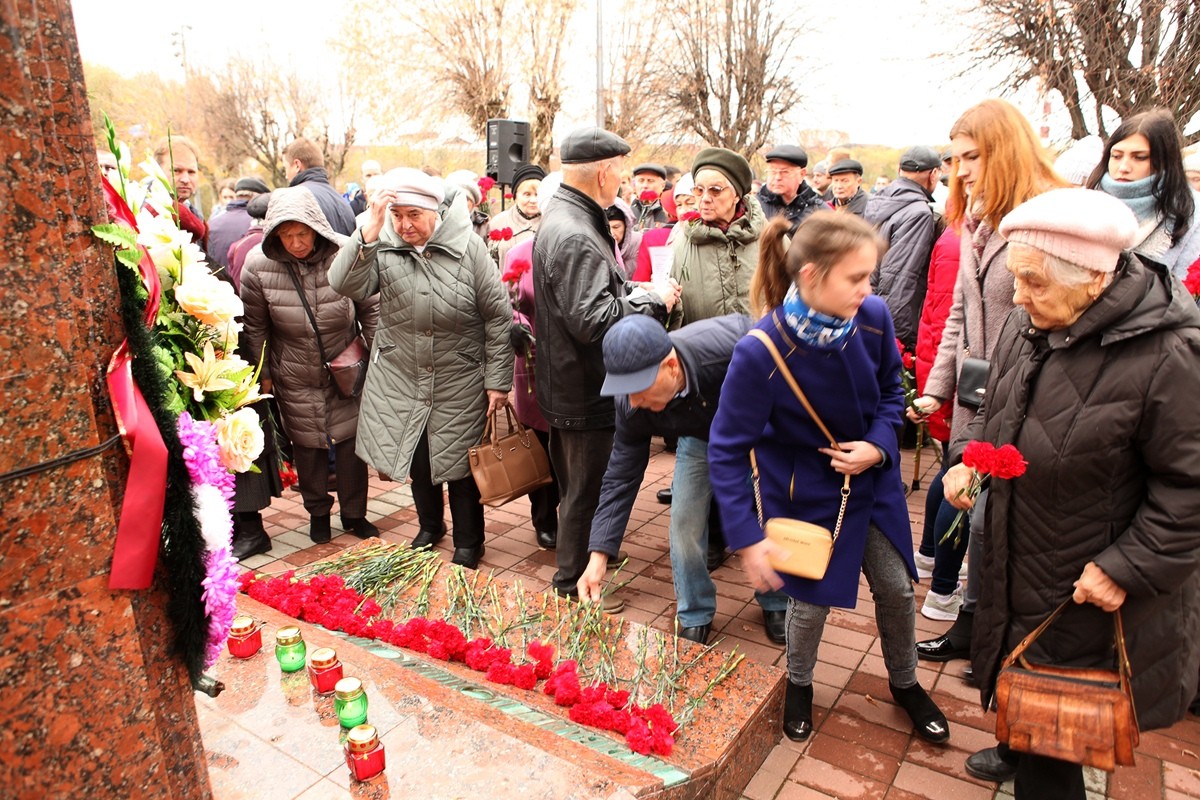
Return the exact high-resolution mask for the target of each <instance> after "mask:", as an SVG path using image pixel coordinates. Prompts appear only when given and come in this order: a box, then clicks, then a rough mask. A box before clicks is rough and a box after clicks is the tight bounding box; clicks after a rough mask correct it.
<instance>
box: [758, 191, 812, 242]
mask: <svg viewBox="0 0 1200 800" xmlns="http://www.w3.org/2000/svg"><path fill="white" fill-rule="evenodd" d="M758 204H759V205H760V206H762V210H763V214H764V215H765V216H766V218H767V221H768V222H769V221H771V220H773V219H775V218H776V217H779V216H782V217H783V218H784V219H786V220H787V221H788V222H790V223H792V231H793V232H795V230H796V228H798V227H800V223H801V222H804V220H806V219H808V217H809V216H810V215H811V214H813V212H816V211H820V210H822V209H824V208H827V207H828V206H827V205H826V203H825V201H824V200H822V199H821V196H820V195H819V194H817V193H816V192H815V191H813V188H812V187H811V186H809V185H808V184H807V183H805V182H803V181H801V182H800V190H799V191H798V192H796V196H795V197H793V198H792V202H790V203H785V202H783V198H782V197H780V196H779V195H777V194H775V193H774V192H772V191H771V190H770V189H768V188H767V187H766V185H765V184H764V185H763V187H762V188H761V189H759V190H758Z"/></svg>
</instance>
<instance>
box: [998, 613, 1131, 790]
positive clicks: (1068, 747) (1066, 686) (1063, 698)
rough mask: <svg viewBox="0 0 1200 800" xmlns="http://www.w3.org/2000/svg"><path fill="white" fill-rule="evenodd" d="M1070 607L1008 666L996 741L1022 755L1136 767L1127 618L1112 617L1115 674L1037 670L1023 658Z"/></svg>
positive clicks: (1020, 647) (1039, 630) (1078, 669)
mask: <svg viewBox="0 0 1200 800" xmlns="http://www.w3.org/2000/svg"><path fill="white" fill-rule="evenodd" d="M1071 602H1072V601H1070V600H1067V601H1066V602H1065V603H1063V604H1062V605H1061V606H1059V607H1058V608H1057V609H1055V611H1054V613H1053V614H1051V615H1050V616H1049V617H1047V618H1046V620H1045V621H1044V622H1042V624H1041V625H1039V626H1038V627H1037V628H1036V629H1035V630H1034V631H1033V632H1032V633H1030V634H1029V635H1028V636H1026V637H1025V638H1024V639H1023V640H1022V641H1021V643H1020V644H1019V645H1017V647H1016V649H1015V650H1013V651H1012V653H1010V654H1009V656H1008V658H1006V659H1004V664H1003V665H1002V666H1001V668H1000V676H999V678H998V679H997V681H996V738H997V739H999V740H1000V741H1001V742H1004V743H1006V744H1007V745H1008V746H1009V747H1010V748H1012V749H1013V750H1016V751H1018V752H1021V753H1034V754H1035V755H1039V756H1048V757H1050V758H1057V759H1061V760H1062V761H1070V762H1072V763H1075V764H1083V765H1084V766H1087V767H1096V768H1098V769H1102V770H1105V771H1107V772H1112V771H1113V770H1114V769H1115V768H1116V765H1117V764H1120V765H1121V766H1125V767H1131V766H1133V763H1134V762H1133V749H1134V748H1135V747H1137V744H1138V738H1139V732H1138V723H1137V713H1136V712H1135V710H1134V707H1133V691H1132V688H1131V680H1132V677H1131V676H1132V673H1131V670H1130V667H1129V656H1128V655H1127V654H1126V652H1125V631H1124V628H1122V626H1121V612H1120V611H1117V612H1116V613H1115V614H1114V619H1115V633H1114V635H1113V640H1114V641H1113V645H1114V648H1115V650H1116V654H1117V669H1115V670H1112V669H1089V668H1086V667H1056V666H1051V665H1048V664H1032V663H1030V662H1029V661H1028V660H1027V659H1026V658H1025V655H1024V653H1025V650H1026V649H1027V648H1028V647H1029V646H1030V645H1031V644H1033V642H1034V640H1036V639H1037V638H1038V637H1039V636H1041V634H1042V632H1043V631H1045V630H1046V628H1047V627H1048V626H1049V625H1050V623H1051V622H1053V621H1054V620H1056V619H1057V618H1058V617H1059V615H1060V614H1062V612H1063V610H1064V609H1065V608H1066V607H1067V605H1068V604H1069V603H1071Z"/></svg>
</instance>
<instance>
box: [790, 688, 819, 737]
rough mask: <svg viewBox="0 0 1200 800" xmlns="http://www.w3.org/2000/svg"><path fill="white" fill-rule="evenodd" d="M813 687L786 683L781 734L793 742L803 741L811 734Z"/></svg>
mask: <svg viewBox="0 0 1200 800" xmlns="http://www.w3.org/2000/svg"><path fill="white" fill-rule="evenodd" d="M812 701H813V688H812V684H811V683H810V684H809V685H808V686H801V685H800V684H797V683H792V682H791V681H790V680H789V681H788V685H787V694H786V695H785V696H784V701H783V735H784V736H786V737H788V738H789V739H791V740H792V741H793V742H803V741H804V740H805V739H807V738H808V737H809V736H811V735H812V728H813V724H812Z"/></svg>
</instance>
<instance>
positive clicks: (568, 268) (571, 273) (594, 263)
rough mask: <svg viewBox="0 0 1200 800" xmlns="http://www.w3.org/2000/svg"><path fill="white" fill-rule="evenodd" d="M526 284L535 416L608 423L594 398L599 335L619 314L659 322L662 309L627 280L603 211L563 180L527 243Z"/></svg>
mask: <svg viewBox="0 0 1200 800" xmlns="http://www.w3.org/2000/svg"><path fill="white" fill-rule="evenodd" d="M533 285H534V298H535V303H536V309H537V312H536V315H537V325H538V334H539V336H538V357H537V364H536V366H535V370H536V376H537V399H538V407H539V408H540V409H541V411H542V416H544V417H545V418H546V421H547V422H549V423H550V425H551V427H555V428H566V429H569V430H593V429H599V428H611V427H612V426H613V424H614V423H613V403H612V400H611V399H609V398H607V397H601V396H600V386H601V384H603V383H604V351H603V350H602V349H601V344H602V342H603V341H604V334H605V333H607V332H608V329H609V328H611V327H612V326H613V325H615V324H616V323H617V320H619V319H621V318H622V317H624V316H625V315H626V314H650V315H652V316H655V317H657V318H658V319H660V320H661V319H665V318H666V312H667V310H666V306H664V305H663V302H662V300H661V299H660V298H659V297H658V295H655V294H653V293H650V292H646V291H644V290H634V287H633V284H630V283H627V282H626V280H625V278H624V272H623V271H622V270H621V268H620V267H619V266H618V265H617V260H616V242H614V241H613V238H612V233H610V232H609V229H608V220H607V219H606V218H605V216H604V211H603V210H602V209H601V208H600V206H599V205H597V203H596V201H595V200H593V199H592V198H590V197H588V196H587V195H585V194H584V193H583V192H581V191H579V190H578V189H575V188H574V187H571V186H568V185H566V184H563V185H562V186H560V187H559V189H558V191H557V192H555V194H554V202H553V203H551V204H550V205H549V207H548V208H547V209H546V213H545V214H543V215H542V224H541V227H540V228H539V229H538V234H537V238H536V239H535V240H534V245H533ZM631 292H633V293H634V295H636V296H634V295H631Z"/></svg>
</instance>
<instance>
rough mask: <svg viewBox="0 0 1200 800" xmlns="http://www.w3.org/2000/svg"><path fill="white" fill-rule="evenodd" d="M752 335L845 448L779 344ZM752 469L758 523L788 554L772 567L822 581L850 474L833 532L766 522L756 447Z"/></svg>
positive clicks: (839, 529) (803, 524)
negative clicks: (805, 390)
mask: <svg viewBox="0 0 1200 800" xmlns="http://www.w3.org/2000/svg"><path fill="white" fill-rule="evenodd" d="M750 335H751V336H753V337H754V338H756V339H758V340H759V341H761V342H762V343H763V344H764V345H766V348H767V351H768V352H770V354H771V358H773V359H775V365H776V366H777V367H778V368H779V374H780V375H782V376H783V379H784V380H786V381H787V383H788V386H790V387H791V389H792V392H793V393H795V395H796V399H797V400H799V401H800V405H802V406H804V410H805V411H807V412H808V414H809V416H811V417H812V418H813V422H815V423H817V427H819V428H820V429H821V432H822V433H823V434H825V436H826V437H827V438H828V439H829V446H830V447H832V448H833V449H834V450H841V449H842V448H841V447H840V446H838V443H837V439H835V438H834V436H833V434H832V433H830V432H829V429H828V428H826V427H825V423H824V422H822V421H821V418H820V417H819V416H817V412H816V409H814V408H813V407H812V404H811V403H809V402H808V398H807V397H805V395H804V392H803V391H802V390H801V389H800V384H798V383H796V379H795V378H794V377H792V371H791V370H790V369H788V366H787V364H786V363H785V362H784V360H783V356H781V355H780V354H779V350H778V349H777V348H776V347H775V343H774V342H772V341H771V339H770V337H768V336H767V334H765V333H763V332H762V331H760V330H758V329H757V328H756V329H754V330H752V331H750ZM750 469H751V472H752V474H753V476H754V506H755V509H756V510H757V511H758V524H759V525H762V526H763V532H764V533H765V534H766V536H767V539H769V540H770V541H771V542H773V543H774V544H776V545H778V546H779V547H780V548H782V549H783V550H785V551H786V555H784V556H783V557H782V558H780V557H772V558H771V568H772V569H774V570H775V571H776V572H786V573H787V574H788V575H795V576H796V577H798V578H808V579H809V580H814V581H819V580H821V579H822V578H824V577H825V570H826V569H828V568H829V559H830V557H831V556H832V555H833V545H834V543H836V542H837V538H838V536H839V535H840V534H841V532H842V520H843V518H844V517H845V516H846V502H847V501H848V500H849V499H850V476H849V475H846V476H845V480H844V481H843V482H842V506H841V508H840V509H838V516H837V524H836V525H834V528H833V532H832V533H830V531H829V529H828V528H825V527H822V526H821V525H817V524H814V523H812V522H805V521H803V520H799V519H789V518H787V517H772V518H771V519H769V520H767V521H766V522H764V521H763V508H762V491H761V489H760V488H759V479H758V459H757V458H756V457H755V455H754V451H753V450H751V451H750Z"/></svg>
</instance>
